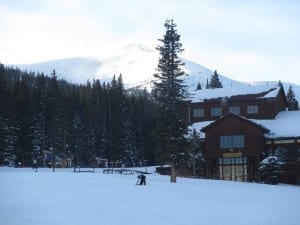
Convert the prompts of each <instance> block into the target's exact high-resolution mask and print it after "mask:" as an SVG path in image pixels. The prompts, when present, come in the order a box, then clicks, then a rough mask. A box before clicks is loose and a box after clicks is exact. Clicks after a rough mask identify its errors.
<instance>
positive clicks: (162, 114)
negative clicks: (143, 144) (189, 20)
mask: <svg viewBox="0 0 300 225" xmlns="http://www.w3.org/2000/svg"><path fill="white" fill-rule="evenodd" d="M165 28H166V33H165V35H164V36H163V39H159V41H160V42H161V44H162V45H161V46H158V47H157V50H158V51H159V53H160V58H159V62H158V66H157V71H158V73H156V74H154V77H155V80H156V81H155V82H154V89H153V95H154V98H155V100H156V102H157V103H158V109H157V110H158V112H157V118H156V126H155V130H154V136H155V143H156V145H155V149H156V157H157V159H158V161H160V162H161V163H170V164H171V165H172V169H175V165H176V164H178V163H180V162H182V161H185V160H186V156H187V154H186V151H185V149H186V138H185V136H184V135H185V134H186V133H187V121H186V118H185V116H184V115H183V113H182V112H181V107H182V104H183V100H184V98H185V97H186V92H185V86H184V85H183V80H182V79H183V78H182V76H183V75H185V73H184V71H183V70H182V69H181V68H182V66H183V65H184V64H183V63H182V62H181V60H180V59H179V57H178V54H179V53H181V52H182V51H183V49H182V44H181V43H180V35H178V34H177V30H176V24H175V23H174V22H173V20H167V21H166V23H165ZM171 181H172V182H176V179H174V180H172V178H171Z"/></svg>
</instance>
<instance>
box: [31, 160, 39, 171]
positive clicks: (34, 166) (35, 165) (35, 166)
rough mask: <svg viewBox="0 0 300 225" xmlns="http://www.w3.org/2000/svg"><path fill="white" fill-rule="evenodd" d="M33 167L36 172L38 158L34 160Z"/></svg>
mask: <svg viewBox="0 0 300 225" xmlns="http://www.w3.org/2000/svg"><path fill="white" fill-rule="evenodd" d="M32 169H35V172H37V169H38V165H37V160H36V159H33V160H32Z"/></svg>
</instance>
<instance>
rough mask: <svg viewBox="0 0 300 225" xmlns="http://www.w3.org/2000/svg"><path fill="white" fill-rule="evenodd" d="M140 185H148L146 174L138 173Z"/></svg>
mask: <svg viewBox="0 0 300 225" xmlns="http://www.w3.org/2000/svg"><path fill="white" fill-rule="evenodd" d="M137 184H139V185H146V176H145V175H144V174H141V175H138V182H137Z"/></svg>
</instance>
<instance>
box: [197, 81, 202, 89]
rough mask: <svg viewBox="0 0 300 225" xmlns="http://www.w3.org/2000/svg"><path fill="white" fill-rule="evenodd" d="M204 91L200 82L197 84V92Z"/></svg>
mask: <svg viewBox="0 0 300 225" xmlns="http://www.w3.org/2000/svg"><path fill="white" fill-rule="evenodd" d="M201 89H202V87H201V84H200V82H199V83H198V84H197V87H196V90H197V91H198V90H201Z"/></svg>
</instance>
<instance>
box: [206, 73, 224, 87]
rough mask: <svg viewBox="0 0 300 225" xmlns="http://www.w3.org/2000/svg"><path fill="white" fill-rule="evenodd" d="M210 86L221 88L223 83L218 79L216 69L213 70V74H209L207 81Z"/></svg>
mask: <svg viewBox="0 0 300 225" xmlns="http://www.w3.org/2000/svg"><path fill="white" fill-rule="evenodd" d="M209 87H210V88H222V87H223V85H222V83H221V81H220V80H219V74H218V73H217V71H216V70H215V71H214V74H213V75H212V76H211V79H210V82H209Z"/></svg>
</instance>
